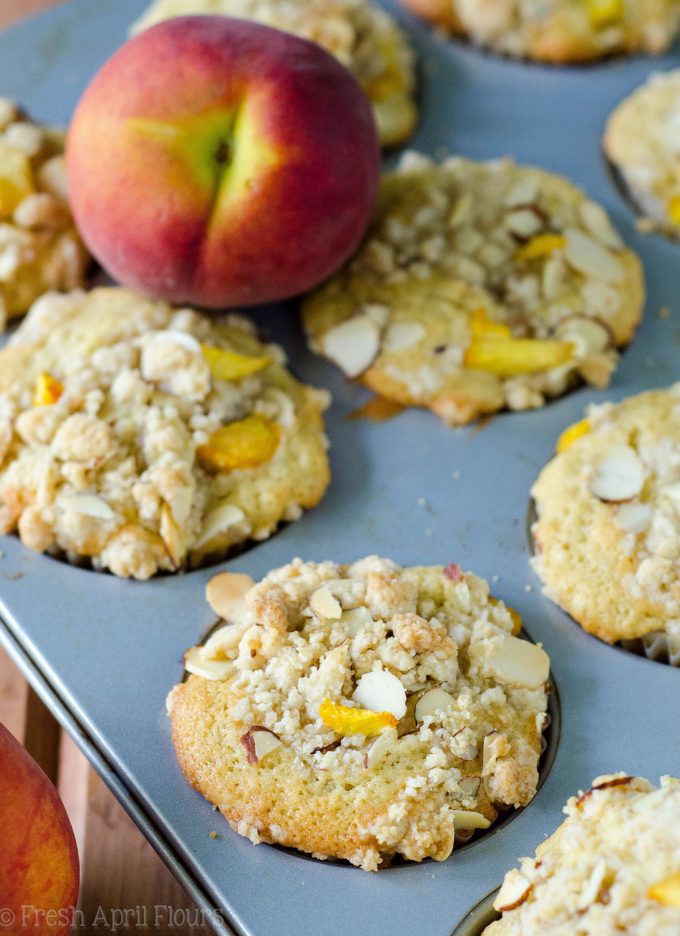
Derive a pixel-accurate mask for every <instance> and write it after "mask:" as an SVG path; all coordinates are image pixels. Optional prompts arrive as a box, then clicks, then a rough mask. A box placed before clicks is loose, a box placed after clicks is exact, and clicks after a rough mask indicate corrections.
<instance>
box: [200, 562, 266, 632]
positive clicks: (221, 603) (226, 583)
mask: <svg viewBox="0 0 680 936" xmlns="http://www.w3.org/2000/svg"><path fill="white" fill-rule="evenodd" d="M254 584H255V582H254V581H253V580H252V579H251V577H250V576H249V575H244V574H243V573H242V572H220V573H219V575H213V577H212V578H211V579H210V581H209V582H208V584H207V585H206V587H205V598H206V601H207V602H208V604H209V605H210V607H211V608H212V609H213V611H214V612H215V614H216V615H217V616H218V617H221V618H224V620H225V621H229V622H230V623H231V624H243V623H245V620H246V617H247V614H248V607H247V604H246V595H247V594H248V592H249V591H250V589H251V588H252V587H253V585H254Z"/></svg>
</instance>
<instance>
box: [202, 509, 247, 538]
mask: <svg viewBox="0 0 680 936" xmlns="http://www.w3.org/2000/svg"><path fill="white" fill-rule="evenodd" d="M245 520H246V515H245V514H244V512H243V511H242V510H241V508H240V507H237V506H236V504H220V506H219V507H215V508H213V510H211V511H210V513H209V514H208V515H207V516H206V517H205V518H204V520H203V527H202V529H201V532H200V533H199V535H198V539H197V540H196V542H195V543H194V545H193V549H203V547H204V546H207V545H208V543H210V541H211V540H214V539H215V538H216V537H218V536H220V535H221V534H222V533H226V532H227V530H229V529H230V528H231V527H235V526H240V525H241V524H242V523H243V522H244V521H245Z"/></svg>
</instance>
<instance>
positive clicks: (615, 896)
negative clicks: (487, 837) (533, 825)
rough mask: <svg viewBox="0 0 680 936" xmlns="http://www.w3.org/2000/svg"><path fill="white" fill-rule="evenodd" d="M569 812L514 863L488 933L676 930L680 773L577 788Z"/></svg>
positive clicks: (610, 778)
mask: <svg viewBox="0 0 680 936" xmlns="http://www.w3.org/2000/svg"><path fill="white" fill-rule="evenodd" d="M564 812H565V813H566V815H567V818H566V820H565V821H564V822H563V823H562V825H561V826H560V827H559V828H558V829H557V831H556V832H555V833H554V834H553V835H551V836H550V838H549V839H547V841H545V842H542V843H541V844H540V845H539V846H538V848H537V849H536V855H535V857H534V858H522V860H521V863H520V869H519V870H517V869H513V870H512V871H510V872H509V873H508V874H507V875H506V877H505V881H504V883H503V887H502V888H501V890H500V892H499V894H498V896H497V898H496V900H495V901H494V907H495V908H496V909H497V910H499V911H501V910H504V912H503V916H502V919H501V920H499V921H498V922H496V923H492V924H491V925H490V926H488V927H487V928H486V929H485V931H484V934H485V936H575V934H584V936H586V934H587V936H610V934H612V933H628V934H629V936H676V934H677V933H678V932H680V781H678V780H676V779H673V778H671V777H662V778H661V785H660V786H659V787H654V786H653V785H652V784H651V783H649V781H647V780H644V779H642V778H641V777H630V776H627V775H626V774H623V773H618V774H610V775H607V776H603V777H598V778H597V779H596V780H594V781H593V787H592V789H590V790H588V791H586V792H585V793H582V794H581V795H580V796H573V797H572V798H571V799H570V800H569V802H568V803H567V805H566V807H565V810H564Z"/></svg>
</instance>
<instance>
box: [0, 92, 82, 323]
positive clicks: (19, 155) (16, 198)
mask: <svg viewBox="0 0 680 936" xmlns="http://www.w3.org/2000/svg"><path fill="white" fill-rule="evenodd" d="M88 265H89V257H88V254H87V252H86V250H85V248H84V246H83V244H82V242H81V240H80V238H79V236H78V234H77V232H76V229H75V227H74V224H73V219H72V217H71V212H70V211H69V206H68V193H67V190H66V168H65V165H64V135H63V133H61V132H59V131H57V130H52V129H47V128H45V127H41V126H38V124H36V123H34V122H33V121H31V120H29V118H28V117H27V116H26V115H25V114H24V113H23V112H22V111H20V110H19V108H18V107H17V105H16V104H15V103H14V102H13V101H11V100H9V99H8V98H0V332H2V331H4V329H5V327H6V326H7V323H8V322H9V321H10V319H13V318H15V317H16V316H19V315H23V313H24V312H26V310H27V309H28V308H29V306H30V305H31V304H32V303H33V302H35V300H36V299H38V298H39V297H40V296H42V295H43V293H46V292H48V291H49V290H70V289H77V288H79V287H81V286H83V284H84V278H85V274H86V272H87V267H88Z"/></svg>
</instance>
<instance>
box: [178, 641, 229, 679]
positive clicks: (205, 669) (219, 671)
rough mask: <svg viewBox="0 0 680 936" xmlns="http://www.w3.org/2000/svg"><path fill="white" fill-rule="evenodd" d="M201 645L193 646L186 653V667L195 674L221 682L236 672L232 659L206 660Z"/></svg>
mask: <svg viewBox="0 0 680 936" xmlns="http://www.w3.org/2000/svg"><path fill="white" fill-rule="evenodd" d="M200 649H201V648H200V647H191V648H190V649H189V650H187V651H186V653H185V654H184V668H185V670H186V671H187V672H188V673H193V675H194V676H201V677H202V678H203V679H211V680H213V681H215V682H219V681H221V680H223V679H229V677H230V676H231V675H232V673H233V672H234V664H233V662H232V661H231V660H206V659H204V657H203V656H201V652H200Z"/></svg>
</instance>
